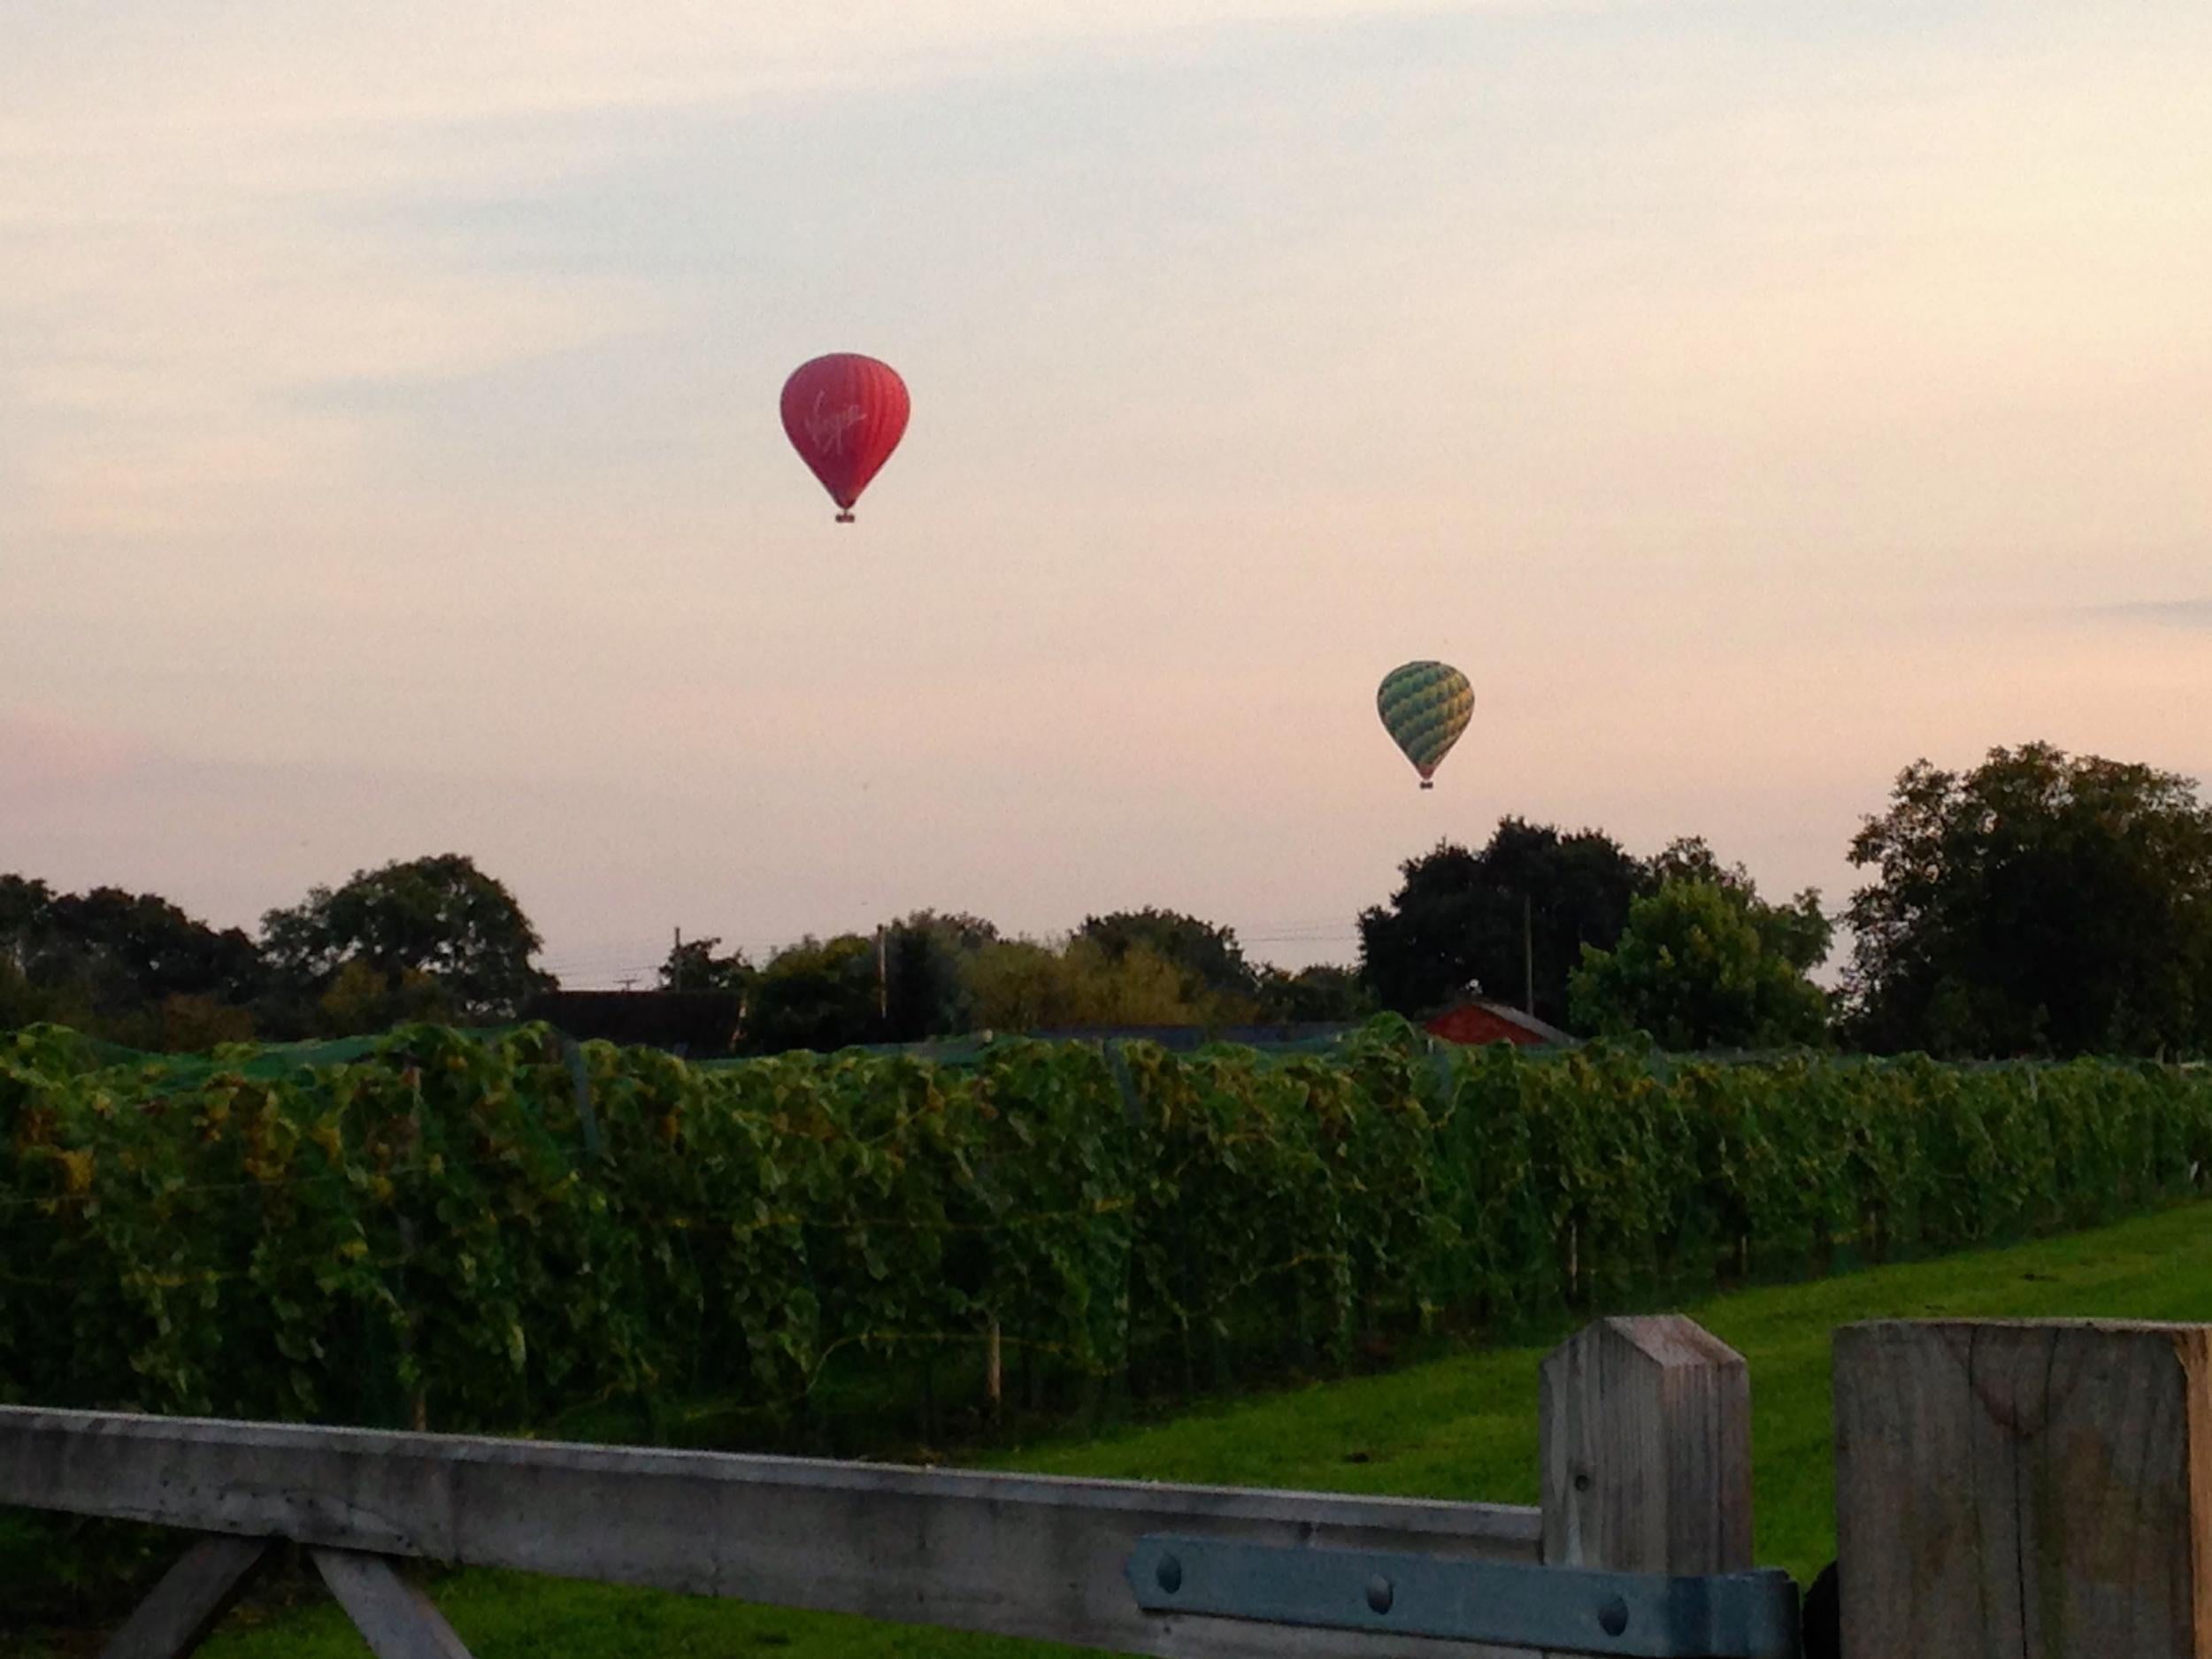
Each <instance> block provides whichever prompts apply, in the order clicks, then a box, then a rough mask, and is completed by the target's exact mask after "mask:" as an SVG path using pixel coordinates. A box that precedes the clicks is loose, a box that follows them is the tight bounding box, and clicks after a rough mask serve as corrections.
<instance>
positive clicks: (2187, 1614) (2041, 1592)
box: [1835, 1320, 2212, 1659]
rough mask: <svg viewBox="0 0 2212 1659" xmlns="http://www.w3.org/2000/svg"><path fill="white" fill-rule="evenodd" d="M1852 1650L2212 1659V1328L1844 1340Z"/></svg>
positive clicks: (1879, 1335) (1846, 1613) (2037, 1328)
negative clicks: (2184, 1656)
mask: <svg viewBox="0 0 2212 1659" xmlns="http://www.w3.org/2000/svg"><path fill="white" fill-rule="evenodd" d="M1835 1385H1836V1518H1837V1523H1838V1531H1839V1555H1838V1567H1837V1579H1838V1587H1839V1590H1840V1592H1841V1603H1842V1635H1843V1653H1844V1655H1845V1659H1916V1656H1918V1655H1928V1656H1929V1659H1982V1656H1983V1655H1987V1656H1988V1659H1996V1655H2005V1659H2022V1655H2026V1659H2092V1656H2093V1655H2094V1656H2095V1659H2106V1656H2107V1655H2126V1656H2127V1659H2181V1656H2182V1655H2190V1656H2191V1659H2212V1595H2208V1594H2207V1590H2208V1587H2212V1326H2204V1325H2113V1324H2099V1323H2088V1322H2072V1321H2065V1322H2061V1321H2039V1322H2035V1323H2011V1322H1975V1321H1963V1320H1960V1321H1951V1320H1946V1321H1937V1322H1929V1323H1882V1324H1874V1325H1850V1326H1847V1327H1845V1328H1844V1329H1842V1330H1840V1331H1839V1332H1837V1333H1836V1343H1835Z"/></svg>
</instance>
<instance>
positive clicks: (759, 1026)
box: [744, 933, 883, 1054]
mask: <svg viewBox="0 0 2212 1659" xmlns="http://www.w3.org/2000/svg"><path fill="white" fill-rule="evenodd" d="M881 995H882V993H881V987H880V986H879V982H878V980H877V978H876V941H874V940H872V939H864V938H862V937H861V936H860V935H859V934H857V933H841V934H839V935H838V936H837V937H836V938H834V939H826V940H824V939H803V940H801V941H799V942H798V943H797V944H795V945H788V946H786V947H785V948H784V949H781V950H780V951H778V952H777V953H776V954H775V955H774V956H772V957H770V958H769V960H768V965H767V966H766V967H764V968H763V969H762V970H761V971H760V973H759V975H758V977H757V978H756V979H754V981H753V984H752V987H751V990H750V991H749V995H748V1001H747V1004H746V1010H745V1026H744V1046H745V1048H747V1050H748V1051H749V1052H751V1053H753V1054H780V1053H782V1052H783V1051H785V1050H786V1049H789V1048H812V1049H814V1050H816V1051H817V1052H818V1053H822V1054H829V1053H832V1052H833V1051H835V1050H836V1049H839V1048H849V1047H851V1046H852V1045H853V1044H855V1043H862V1042H875V1041H880V1040H881V1038H882V1035H883V1018H882V1014H881V1011H880V997H881Z"/></svg>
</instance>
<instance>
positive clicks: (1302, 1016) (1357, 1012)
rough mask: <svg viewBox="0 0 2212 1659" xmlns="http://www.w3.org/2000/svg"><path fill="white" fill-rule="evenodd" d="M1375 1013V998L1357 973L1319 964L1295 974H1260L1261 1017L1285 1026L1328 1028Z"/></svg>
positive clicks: (1274, 971)
mask: <svg viewBox="0 0 2212 1659" xmlns="http://www.w3.org/2000/svg"><path fill="white" fill-rule="evenodd" d="M1374 1011H1375V994H1374V993H1373V992H1372V991H1371V990H1369V989H1368V988H1367V986H1366V983H1365V982H1364V981H1363V980H1362V979H1361V978H1360V977H1359V972H1358V970H1356V969H1354V968H1339V967H1335V966H1333V965H1331V964H1326V963H1323V964H1317V965H1315V966H1313V967H1310V968H1301V969H1299V970H1298V972H1295V973H1292V972H1287V971H1286V970H1285V969H1282V968H1276V967H1269V968H1263V969H1262V970H1261V972H1260V989H1259V1014H1260V1018H1262V1019H1265V1020H1279V1021H1281V1022H1282V1023H1284V1024H1286V1025H1327V1024H1333V1023H1338V1022H1343V1023H1349V1022H1351V1021H1353V1020H1359V1019H1364V1018H1367V1017H1368V1016H1369V1015H1370V1014H1372V1013H1373V1012H1374Z"/></svg>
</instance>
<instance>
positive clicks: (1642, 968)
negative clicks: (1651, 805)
mask: <svg viewBox="0 0 2212 1659" xmlns="http://www.w3.org/2000/svg"><path fill="white" fill-rule="evenodd" d="M1827 931H1828V924H1827V922H1826V921H1825V919H1824V918H1823V917H1822V915H1821V911H1820V898H1819V895H1817V894H1813V893H1808V894H1805V895H1801V897H1800V898H1799V899H1798V900H1797V901H1796V902H1794V903H1793V904H1790V905H1786V906H1776V905H1770V904H1764V903H1762V902H1760V900H1759V897H1758V895H1757V894H1756V893H1755V891H1753V890H1752V888H1751V887H1750V885H1749V883H1748V882H1740V883H1731V884H1730V885H1727V886H1723V885H1720V884H1719V883H1717V882H1713V881H1707V880H1697V879H1671V880H1669V881H1667V882H1665V883H1664V884H1663V885H1662V886H1661V887H1660V888H1659V890H1658V891H1657V892H1656V893H1654V894H1650V895H1647V896H1645V897H1643V898H1640V899H1638V900H1637V901H1636V902H1634V903H1633V904H1632V905H1630V907H1629V911H1628V927H1627V929H1626V931H1625V932H1624V933H1622V934H1621V939H1620V943H1619V944H1618V945H1617V947H1616V948H1615V949H1612V950H1609V951H1607V950H1598V949H1594V948H1592V947H1589V946H1585V947H1584V948H1583V953H1582V965H1581V966H1580V967H1579V968H1578V969H1576V970H1575V972H1574V975H1573V977H1572V979H1571V981H1570V984H1569V1002H1570V1006H1571V1010H1572V1013H1573V1017H1574V1023H1575V1028H1576V1029H1577V1030H1578V1031H1580V1032H1584V1033H1587V1034H1589V1035H1592V1036H1625V1035H1628V1034H1630V1033H1635V1032H1642V1033H1645V1034H1646V1035H1647V1036H1649V1037H1650V1038H1651V1039H1652V1040H1653V1041H1655V1042H1657V1043H1658V1044H1659V1046H1660V1047H1661V1048H1668V1049H1672V1050H1675V1051H1677V1052H1694V1051H1696V1050H1700V1049H1708V1048H1788V1047H1791V1046H1793V1045H1796V1044H1801V1043H1814V1042H1818V1041H1821V1039H1822V1038H1823V1037H1824V1035H1825V1034H1826V1032H1827V1025H1828V998H1827V995H1826V994H1825V993H1824V992H1823V991H1822V990H1821V989H1820V987H1818V986H1816V985H1815V984H1814V983H1813V982H1812V981H1811V980H1810V979H1807V978H1806V977H1805V969H1806V968H1807V967H1809V966H1810V965H1812V963H1811V962H1801V961H1800V960H1798V958H1799V956H1801V955H1804V954H1805V953H1806V952H1807V951H1808V950H1809V949H1820V950H1821V951H1823V952H1824V949H1825V948H1824V945H1819V944H1817V943H1816V941H1821V940H1824V938H1825V936H1826V934H1827ZM1817 960H1818V956H1814V957H1813V961H1817Z"/></svg>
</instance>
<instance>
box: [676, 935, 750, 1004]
mask: <svg viewBox="0 0 2212 1659" xmlns="http://www.w3.org/2000/svg"><path fill="white" fill-rule="evenodd" d="M721 944H722V941H721V940H720V939H718V938H707V939H686V940H681V941H678V942H677V943H676V944H674V945H672V947H670V949H669V952H668V960H667V961H665V962H664V963H662V964H661V968H660V988H661V989H662V990H664V991H723V992H734V993H737V994H739V995H742V994H743V992H744V991H745V988H746V987H748V986H749V985H750V984H751V983H752V982H753V964H751V963H749V962H748V961H747V960H746V959H745V953H744V952H743V951H741V950H733V951H731V952H729V953H728V954H727V955H726V956H717V955H716V954H715V952H716V951H717V950H718V949H720V947H721Z"/></svg>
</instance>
